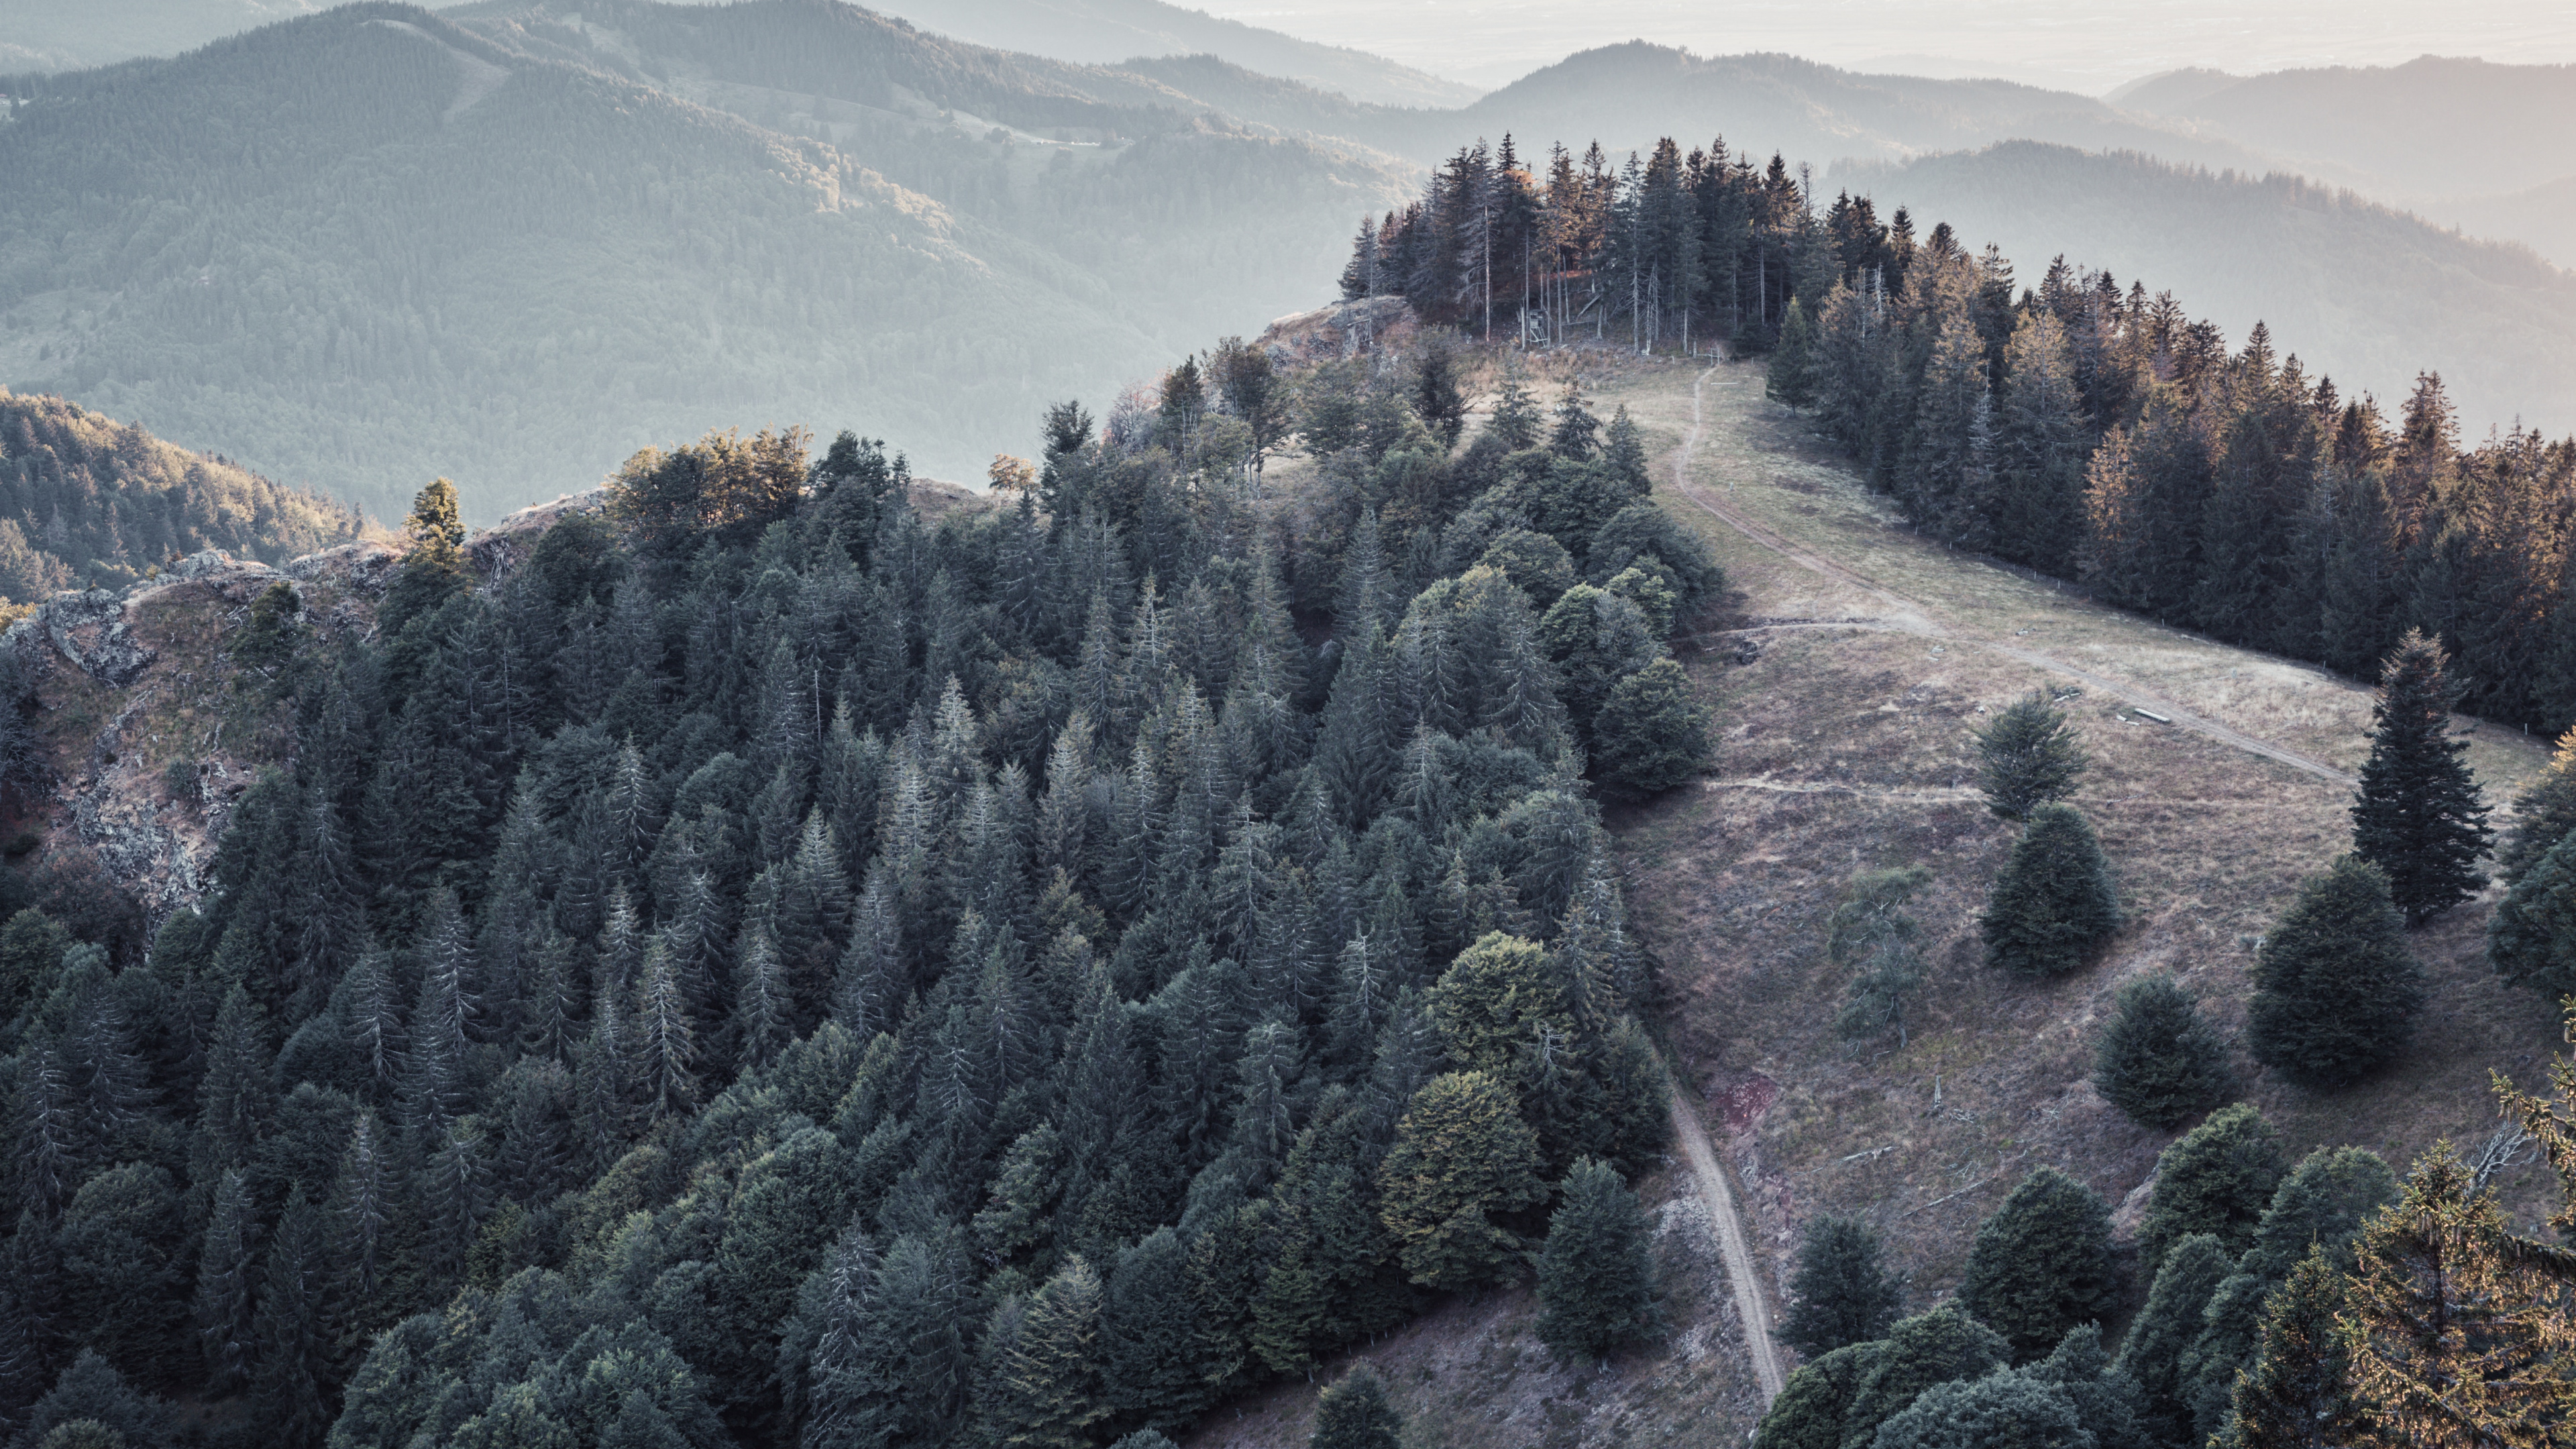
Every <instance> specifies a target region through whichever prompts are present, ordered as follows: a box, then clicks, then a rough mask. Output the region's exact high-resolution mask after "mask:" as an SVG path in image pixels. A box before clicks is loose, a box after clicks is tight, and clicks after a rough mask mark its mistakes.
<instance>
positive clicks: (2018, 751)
mask: <svg viewBox="0 0 2576 1449" xmlns="http://www.w3.org/2000/svg"><path fill="white" fill-rule="evenodd" d="M1974 734H1975V736H1976V742H1977V762H1978V763H1977V777H1978V784H1979V786H1980V787H1981V788H1982V789H1983V790H1984V791H1985V792H1986V808H1987V809H1989V810H1992V811H1993V812H1995V813H1996V814H1997V815H2000V816H2003V817H2004V818H2005V819H2007V820H2027V819H2029V818H2030V812H2031V811H2032V810H2033V809H2034V808H2036V807H2038V806H2040V805H2043V804H2045V803H2047V802H2049V801H2051V800H2063V799H2065V798H2066V797H2067V796H2068V795H2070V794H2072V793H2074V790H2075V780H2076V777H2077V776H2079V775H2082V774H2083V773H2084V767H2085V765H2086V763H2087V761H2086V759H2085V755H2084V747H2083V745H2082V744H2081V743H2079V742H2078V741H2077V739H2076V734H2075V726H2074V725H2073V724H2072V723H2070V722H2069V721H2068V720H2067V718H2066V712H2065V711H2064V710H2062V709H2060V708H2058V707H2057V704H2056V702H2055V701H2053V700H2051V699H2050V698H2049V697H2048V696H2047V695H2045V694H2043V693H2040V692H2039V691H2037V690H2034V691H2032V692H2031V693H2029V694H2026V695H2024V696H2022V697H2021V698H2020V699H2017V700H2015V701H2013V702H2012V703H2011V704H2010V705H2007V706H2005V708H2004V709H2003V710H2002V712H2001V713H1999V714H1997V715H1996V716H1995V717H1994V719H1993V720H1991V721H1989V722H1988V723H1986V724H1983V725H1980V726H1978V727H1977V728H1976V730H1975V731H1974Z"/></svg>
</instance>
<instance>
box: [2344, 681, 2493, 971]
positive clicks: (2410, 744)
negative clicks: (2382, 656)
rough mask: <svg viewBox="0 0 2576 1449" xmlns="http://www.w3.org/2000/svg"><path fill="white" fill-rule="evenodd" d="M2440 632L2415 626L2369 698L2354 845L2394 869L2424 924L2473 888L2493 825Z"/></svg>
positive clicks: (2392, 889)
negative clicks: (2461, 736)
mask: <svg viewBox="0 0 2576 1449" xmlns="http://www.w3.org/2000/svg"><path fill="white" fill-rule="evenodd" d="M2449 666H2450V660H2449V656H2447V655H2446V654H2444V653H2443V651H2442V646H2441V644H2440V643H2439V641H2437V640H2433V639H2428V638H2426V637H2425V636H2424V635H2422V634H2421V633H2418V632H2415V631H2413V630H2409V631H2408V632H2407V634H2406V635H2405V637H2404V638H2401V639H2399V640H2398V641H2397V651H2396V652H2395V653H2393V654H2391V655H2389V656H2388V660H2387V662H2386V663H2385V664H2384V665H2383V666H2382V667H2381V669H2380V674H2379V696H2378V702H2377V703H2376V704H2375V705H2373V706H2372V708H2371V712H2370V717H2371V725H2372V729H2371V738H2370V759H2369V760H2368V761H2367V762H2365V763H2364V764H2363V765H2362V767H2361V792H2360V795H2359V797H2358V798H2357V799H2355V800H2354V802H2353V806H2352V849H2353V854H2355V855H2357V856H2359V857H2361V858H2362V859H2363V860H2366V861H2369V862H2370V863H2371V864H2373V865H2375V866H2378V867H2379V868H2380V869H2381V870H2382V871H2384V872H2386V873H2387V876H2388V893H2389V898H2390V899H2391V900H2393V901H2395V902H2396V903H2397V908H2398V909H2399V910H2400V911H2403V912H2404V913H2405V915H2406V921H2407V924H2409V925H2414V926H2420V925H2422V924H2424V923H2425V922H2426V921H2429V920H2431V919H2433V917H2435V916H2437V915H2439V914H2441V913H2442V912H2444V911H2446V910H2449V909H2450V908H2451V907H2452V906H2454V905H2456V904H2458V903H2459V902H2461V901H2464V900H2466V899H2468V898H2469V897H2471V896H2473V895H2475V894H2477V892H2478V889H2479V887H2481V886H2483V885H2485V884H2486V877H2485V876H2484V875H2482V874H2480V873H2479V872H2478V870H2477V868H2476V867H2477V860H2478V857H2479V856H2482V855H2484V854H2486V851H2487V846H2488V845H2489V843H2491V842H2492V841H2493V840H2494V838H2495V832H2493V831H2491V830H2489V829H2488V828H2487V825H2486V819H2487V807H2486V806H2485V804H2484V803H2483V802H2482V801H2481V800H2480V798H2479V794H2478V786H2477V781H2476V780H2475V779H2474V778H2472V777H2471V776H2470V774H2469V767H2468V763H2467V761H2466V760H2464V759H2463V758H2462V756H2464V755H2466V754H2467V753H2468V748H2469V747H2468V745H2467V743H2466V742H2464V741H2461V740H2455V739H2453V738H2451V735H2450V730H2451V709H2452V707H2453V706H2454V705H2455V704H2457V703H2458V699H2459V687H2458V686H2457V685H2456V684H2455V683H2453V682H2452V681H2451V679H2450V677H2449V673H2448V671H2449Z"/></svg>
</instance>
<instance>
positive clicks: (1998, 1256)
mask: <svg viewBox="0 0 2576 1449" xmlns="http://www.w3.org/2000/svg"><path fill="white" fill-rule="evenodd" d="M2119 1295H2120V1281H2119V1274H2118V1270H2117V1269H2116V1268H2115V1267H2114V1265H2113V1263H2112V1259H2111V1214H2110V1210H2109V1209H2108V1208H2106V1207H2104V1206H2103V1205H2102V1199H2101V1197H2100V1196H2099V1195H2098V1194H2096V1193H2095V1192H2094V1191H2093V1189H2091V1188H2089V1187H2086V1186H2085V1185H2084V1184H2082V1183H2080V1182H2077V1181H2076V1180H2075V1179H2073V1178H2071V1177H2068V1176H2067V1175H2066V1174H2064V1173H2062V1172H2060V1171H2058V1170H2057V1169H2056V1168H2054V1167H2043V1168H2040V1169H2038V1170H2037V1171H2035V1172H2033V1173H2032V1174H2031V1175H2030V1176H2028V1177H2026V1178H2024V1179H2022V1183H2021V1186H2019V1187H2017V1188H2014V1189H2013V1192H2012V1195H2011V1196H2010V1197H2007V1198H2005V1199H2004V1203H2003V1206H2001V1207H1999V1208H1997V1209H1995V1212H1994V1215H1993V1216H1992V1217H1989V1218H1987V1219H1986V1220H1985V1222H1984V1223H1983V1224H1981V1225H1979V1227H1978V1228H1977V1240H1976V1245H1975V1246H1974V1247H1973V1248H1971V1249H1970V1250H1969V1253H1968V1266H1967V1270H1966V1272H1965V1274H1964V1275H1963V1276H1962V1278H1961V1281H1960V1284H1959V1304H1960V1306H1961V1307H1962V1308H1964V1309H1966V1310H1967V1311H1968V1312H1970V1313H1973V1314H1975V1315H1976V1316H1977V1318H1978V1319H1979V1321H1981V1322H1983V1323H1985V1324H1986V1325H1987V1326H1989V1327H1991V1328H1993V1329H1994V1330H1995V1331H1996V1332H1997V1333H2000V1334H2002V1335H2003V1336H2004V1338H2005V1339H2006V1340H2007V1341H2009V1342H2010V1343H2011V1345H2012V1352H2013V1357H2014V1358H2016V1359H2019V1360H2024V1361H2027V1360H2030V1359H2035V1358H2040V1357H2043V1356H2044V1355H2046V1354H2047V1352H2048V1351H2049V1350H2050V1349H2052V1348H2055V1347H2056V1346H2057V1341H2058V1340H2059V1339H2061V1338H2063V1337H2065V1336H2066V1333H2067V1331H2068V1330H2069V1329H2072V1328H2074V1327H2075V1326H2076V1325H2077V1324H2080V1323H2089V1322H2094V1321H2097V1320H2099V1319H2102V1318H2105V1317H2108V1316H2109V1314H2110V1311H2111V1308H2112V1306H2113V1305H2114V1304H2115V1303H2116V1302H2117V1301H2118V1299H2119Z"/></svg>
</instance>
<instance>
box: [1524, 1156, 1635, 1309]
mask: <svg viewBox="0 0 2576 1449" xmlns="http://www.w3.org/2000/svg"><path fill="white" fill-rule="evenodd" d="M1647 1237H1648V1228H1647V1224H1646V1213H1645V1209H1644V1208H1642V1207H1640V1206H1639V1205H1638V1203H1637V1195H1636V1194H1635V1193H1634V1192H1631V1191H1629V1189H1628V1185H1627V1184H1626V1183H1624V1182H1621V1181H1620V1180H1619V1173H1618V1170H1617V1169H1616V1168H1613V1167H1611V1166H1610V1165H1609V1164H1608V1163H1606V1162H1603V1161H1601V1160H1599V1159H1598V1158H1591V1157H1586V1158H1583V1159H1582V1160H1580V1161H1578V1162H1576V1163H1575V1164H1574V1170H1573V1171H1572V1172H1571V1173H1568V1174H1567V1175H1566V1179H1565V1181H1564V1182H1563V1183H1562V1184H1560V1186H1559V1188H1558V1197H1557V1206H1556V1213H1555V1215H1554V1216H1553V1217H1551V1218H1549V1219H1548V1225H1547V1242H1546V1244H1545V1246H1543V1247H1542V1248H1541V1249H1540V1250H1539V1260H1538V1301H1539V1317H1538V1336H1539V1340H1540V1341H1541V1342H1543V1343H1545V1344H1546V1345H1547V1346H1548V1347H1550V1348H1552V1349H1555V1350H1556V1351H1557V1353H1558V1355H1559V1356H1561V1357H1564V1358H1568V1359H1588V1358H1606V1357H1607V1356H1608V1355H1609V1354H1610V1352H1611V1351H1612V1350H1613V1349H1616V1348H1619V1347H1621V1346H1622V1345H1625V1344H1631V1343H1639V1342H1643V1341H1645V1340H1646V1339H1648V1338H1651V1337H1652V1336H1653V1335H1654V1334H1655V1332H1656V1330H1657V1329H1659V1328H1660V1327H1661V1326H1662V1319H1663V1315H1662V1312H1661V1310H1660V1309H1659V1308H1658V1307H1657V1305H1656V1302H1655V1265H1654V1260H1653V1258H1652V1257H1651V1256H1649V1254H1648V1252H1647V1247H1648V1244H1647Z"/></svg>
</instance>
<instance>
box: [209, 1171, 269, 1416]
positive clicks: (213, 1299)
mask: <svg viewBox="0 0 2576 1449" xmlns="http://www.w3.org/2000/svg"><path fill="white" fill-rule="evenodd" d="M256 1213H257V1208H256V1207H255V1206H254V1204H253V1203H252V1202H251V1197H250V1184H249V1180H248V1179H247V1178H245V1177H244V1176H243V1174H242V1173H241V1171H240V1170H239V1169H234V1170H231V1171H227V1172H226V1173H225V1174H224V1175H223V1180H222V1181H221V1182H219V1183H217V1184H216V1186H215V1211H214V1218H213V1220H212V1221H211V1222H209V1223H208V1224H207V1225H206V1238H205V1244H204V1246H203V1247H202V1248H201V1249H200V1250H199V1252H198V1256H197V1301H196V1327H197V1344H198V1349H199V1352H200V1353H201V1355H202V1356H203V1357H204V1359H205V1364H206V1386H207V1387H208V1388H209V1389H211V1390H212V1391H214V1392H216V1393H219V1394H220V1393H225V1392H228V1391H230V1390H231V1389H233V1388H235V1387H237V1386H238V1385H240V1384H241V1383H242V1382H243V1381H244V1380H245V1379H246V1378H247V1377H248V1375H249V1372H250V1356H251V1349H252V1345H253V1340H252V1322H251V1308H252V1290H253V1287H254V1285H255V1277H254V1269H253V1262H254V1249H253V1246H252V1242H251V1236H252V1234H253V1233H254V1232H256V1231H257V1230H258V1227H259V1223H258V1219H257V1216H256Z"/></svg>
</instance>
